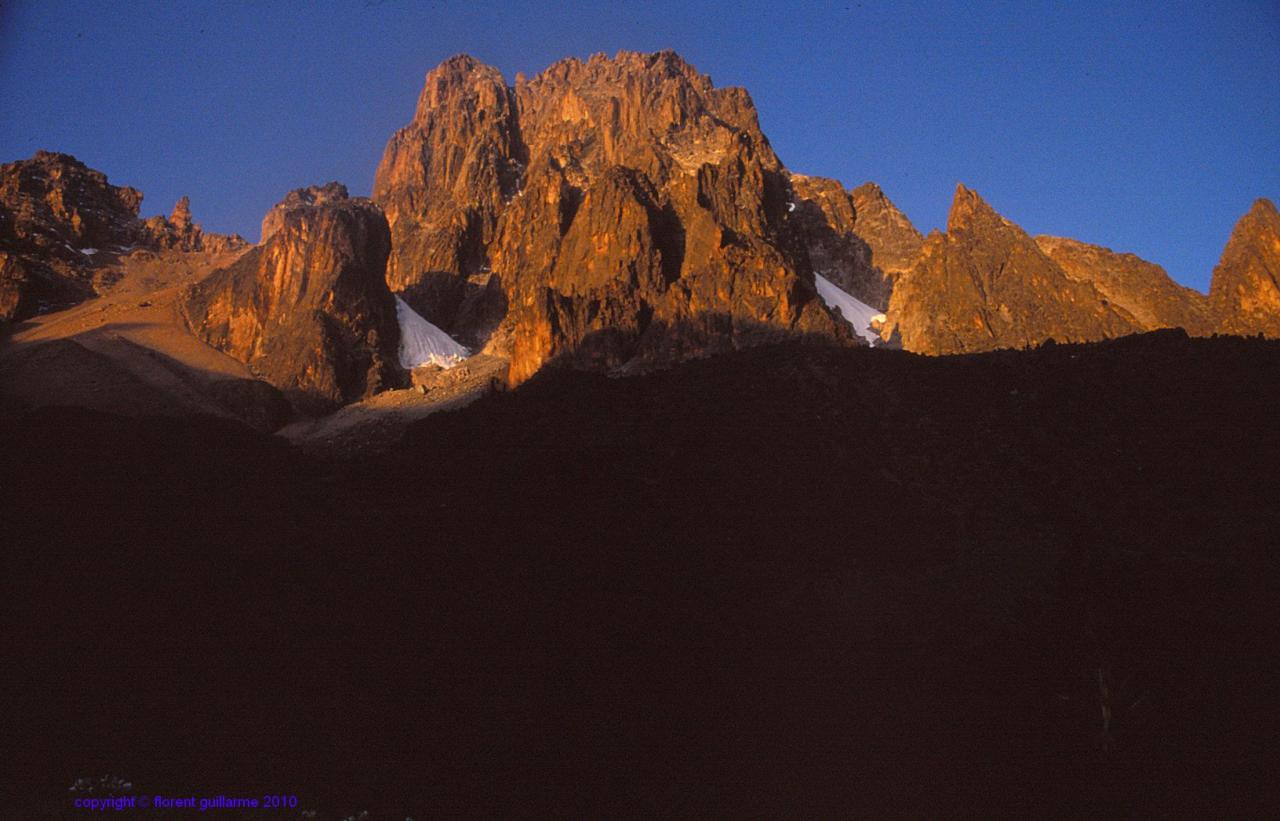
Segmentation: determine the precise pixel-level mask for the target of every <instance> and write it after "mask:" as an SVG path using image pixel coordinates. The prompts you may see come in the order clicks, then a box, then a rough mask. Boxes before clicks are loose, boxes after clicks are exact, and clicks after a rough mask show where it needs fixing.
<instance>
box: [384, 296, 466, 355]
mask: <svg viewBox="0 0 1280 821" xmlns="http://www.w3.org/2000/svg"><path fill="white" fill-rule="evenodd" d="M396 321H397V322H399V323H400V365H401V367H404V368H416V367H418V366H419V365H438V366H440V367H441V368H452V367H453V366H454V365H457V364H458V363H459V362H461V361H462V360H464V359H466V358H467V356H469V355H470V351H468V350H467V349H466V348H464V347H462V346H461V345H459V344H458V343H457V342H454V341H453V337H451V336H449V335H448V334H447V333H445V332H444V331H442V330H440V329H439V328H437V327H436V326H435V325H432V324H431V323H430V322H428V321H427V320H425V319H423V318H422V317H421V316H420V315H419V314H418V313H417V312H416V311H414V310H413V309H412V308H410V307H409V305H408V304H407V303H406V302H405V301H404V300H403V299H401V298H400V297H396Z"/></svg>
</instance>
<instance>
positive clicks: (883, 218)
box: [850, 182, 924, 279]
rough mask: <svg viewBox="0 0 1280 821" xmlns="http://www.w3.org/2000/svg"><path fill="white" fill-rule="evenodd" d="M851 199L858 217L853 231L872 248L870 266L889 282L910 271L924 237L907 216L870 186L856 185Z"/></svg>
mask: <svg viewBox="0 0 1280 821" xmlns="http://www.w3.org/2000/svg"><path fill="white" fill-rule="evenodd" d="M850 196H851V197H852V198H853V207H854V210H855V212H856V213H857V215H858V218H857V222H855V223H854V231H855V232H857V234H858V236H859V237H860V238H861V239H862V240H863V241H864V242H866V243H867V245H868V246H869V247H870V248H871V263H872V264H873V265H875V267H876V268H879V269H880V270H881V271H883V272H884V275H885V276H886V277H888V278H890V279H892V278H894V277H897V276H898V275H899V274H901V273H902V272H904V271H906V270H907V269H908V268H910V267H911V266H912V265H913V264H914V263H915V261H916V257H918V256H920V248H921V246H923V245H924V237H922V236H921V235H920V232H919V231H917V230H916V227H915V226H914V225H912V224H911V220H909V219H907V215H906V214H904V213H902V212H901V211H899V210H898V207H897V206H896V205H894V204H893V202H892V201H890V199H889V198H888V197H887V196H885V193H884V191H882V190H880V186H878V185H876V184H875V183H873V182H868V183H863V184H862V185H859V186H858V187H857V188H855V189H853V191H851V192H850Z"/></svg>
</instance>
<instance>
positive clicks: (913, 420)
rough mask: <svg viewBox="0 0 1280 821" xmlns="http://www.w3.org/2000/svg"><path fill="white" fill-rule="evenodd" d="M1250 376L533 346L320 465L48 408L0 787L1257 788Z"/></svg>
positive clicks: (24, 477)
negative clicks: (503, 375)
mask: <svg viewBox="0 0 1280 821" xmlns="http://www.w3.org/2000/svg"><path fill="white" fill-rule="evenodd" d="M1277 398H1280V343H1277V342H1273V341H1264V340H1262V339H1253V338H1224V337H1220V338H1208V339H1191V338H1188V337H1187V336H1186V335H1185V334H1183V333H1182V332H1180V331H1163V332H1156V333H1151V334H1146V335H1141V336H1133V337H1126V338H1123V339H1119V340H1112V341H1107V342H1100V343H1095V344H1088V345H1049V346H1046V347H1043V348H1040V349H1037V350H1034V351H1027V352H1014V351H1005V352H995V353H988V354H979V355H972V356H965V357H941V358H930V357H921V356H915V355H912V354H907V353H902V352H893V351H884V350H870V349H862V348H855V349H848V348H846V349H840V348H825V347H817V346H800V345H779V346H772V347H764V348H757V349H752V350H748V351H742V352H737V353H729V354H725V355H722V356H718V357H716V358H714V359H708V360H702V361H696V362H690V363H686V364H684V365H681V366H679V367H676V368H673V369H670V370H665V371H661V372H656V373H651V374H648V375H644V376H635V377H629V378H608V377H604V376H600V375H593V374H587V373H581V372H574V371H572V370H568V369H560V368H554V367H552V368H547V369H544V370H543V371H542V372H540V373H538V374H537V375H536V376H535V377H534V378H533V379H531V380H530V381H529V382H527V383H526V384H524V385H523V386H521V387H520V388H519V389H517V390H515V391H512V392H510V393H499V394H495V395H492V396H489V397H486V398H484V399H481V400H479V401H477V402H476V403H475V404H473V405H471V406H470V407H468V408H467V409H465V410H462V411H459V412H455V413H441V414H437V415H434V416H432V417H429V418H428V419H426V420H424V421H422V422H420V423H417V424H416V425H415V426H414V427H412V428H411V429H410V432H409V434H408V435H407V436H406V439H405V442H404V445H403V447H402V448H400V449H399V450H398V451H397V452H395V453H393V454H388V455H384V456H380V457H374V458H366V459H363V460H352V461H347V462H321V461H316V460H313V459H309V458H306V457H303V456H302V455H300V454H299V453H297V452H296V451H293V450H291V449H289V448H288V447H287V446H285V445H284V444H282V443H281V441H280V440H277V439H272V438H270V437H265V436H262V435H259V434H256V433H252V432H249V431H247V430H244V429H241V428H237V427H235V426H233V425H232V424H230V423H225V422H215V421H207V422H206V421H200V420H172V419H152V420H146V421H142V420H136V419H125V418H119V417H112V416H107V415H100V414H93V413H90V412H86V411H71V410H46V411H43V412H40V413H38V414H34V415H32V416H29V417H27V418H25V419H23V420H21V421H19V422H17V423H13V426H12V427H11V429H10V430H8V431H6V432H5V441H6V442H9V443H12V446H7V447H6V448H4V450H3V454H2V455H0V476H4V477H5V480H6V481H5V490H4V493H3V499H4V503H3V504H4V508H3V511H0V512H2V513H3V519H4V521H5V522H6V528H5V529H6V541H7V542H8V545H7V547H6V549H5V561H6V573H5V575H4V577H5V589H4V600H5V602H6V610H5V623H4V625H3V631H4V634H5V635H6V636H7V637H9V639H8V642H9V646H10V652H11V653H12V654H13V655H14V657H15V658H17V659H20V663H19V664H15V665H11V666H10V667H9V669H8V670H6V674H5V678H6V687H5V696H6V700H7V703H8V705H9V708H10V710H11V713H12V715H13V717H14V718H15V719H16V721H15V726H14V729H13V731H12V733H11V738H12V739H13V740H14V742H15V743H16V746H18V747H19V749H20V750H21V753H22V754H21V755H20V756H18V757H16V758H15V759H13V762H14V763H12V764H11V765H10V766H12V767H14V768H15V769H16V770H17V772H16V773H15V777H14V778H13V779H12V780H11V783H14V784H17V785H18V793H19V794H20V796H21V797H23V798H24V799H25V800H28V801H39V800H43V799H45V798H46V797H51V798H50V801H62V800H63V798H64V797H65V795H66V789H67V785H68V784H69V783H70V782H71V781H72V780H73V779H74V778H75V777H77V776H82V775H92V774H101V773H111V774H117V775H121V776H124V777H127V778H129V779H131V780H132V781H133V783H134V784H135V785H137V786H138V788H139V789H140V790H141V789H145V790H150V791H152V792H156V791H160V790H161V789H166V788H167V789H174V790H178V791H181V792H183V793H190V792H192V791H193V790H194V791H197V792H198V791H199V790H200V789H202V788H205V787H208V788H210V789H213V790H216V791H221V792H224V793H226V794H230V793H231V788H232V787H234V786H238V785H244V786H246V788H248V787H249V786H255V787H260V788H262V789H264V790H265V789H271V790H277V791H283V792H296V793H299V794H303V795H304V796H306V797H307V800H308V801H311V802H313V805H315V806H320V807H321V808H322V813H323V814H322V817H333V818H341V817H343V814H344V813H349V812H353V811H355V810H357V809H360V808H361V807H367V808H370V809H371V810H373V811H374V812H375V813H376V812H382V813H385V814H386V817H393V816H392V814H393V813H399V815H398V816H394V817H399V818H403V817H404V816H405V815H411V816H413V817H415V818H420V817H435V816H438V815H469V816H492V815H494V814H521V815H550V814H555V815H573V816H580V815H588V814H591V815H598V814H604V813H609V814H627V815H649V816H652V815H667V816H670V815H682V816H687V815H695V814H696V815H708V814H714V815H734V816H741V815H743V814H751V815H761V816H777V815H782V814H789V815H795V814H799V815H807V816H818V815H837V814H838V815H847V814H850V813H851V812H853V811H857V810H862V811H866V812H870V813H874V814H875V815H876V816H883V815H909V816H916V817H919V816H921V815H928V816H937V815H954V814H956V813H962V812H966V811H970V810H973V811H979V810H980V809H981V808H985V809H987V810H990V811H1000V812H1002V813H1003V814H1012V813H1017V814H1019V815H1023V816H1038V815H1045V814H1065V815H1077V814H1083V813H1086V812H1087V813H1089V814H1090V815H1094V816H1106V815H1117V814H1126V815H1132V814H1141V815H1158V814H1163V815H1183V814H1187V813H1192V812H1195V811H1197V810H1205V809H1209V808H1213V809H1215V810H1217V811H1219V812H1222V811H1223V810H1225V811H1226V813H1229V814H1237V815H1238V814H1249V813H1250V812H1258V811H1260V810H1262V809H1265V808H1266V807H1267V806H1268V800H1269V796H1268V794H1267V792H1266V790H1267V789H1268V788H1269V786H1270V782H1269V780H1268V775H1267V770H1266V766H1267V762H1268V761H1269V759H1270V756H1269V755H1268V747H1269V745H1270V743H1271V739H1272V738H1274V733H1273V732H1272V731H1273V729H1274V728H1275V727H1276V717H1277V702H1276V701H1275V699H1274V676H1273V675H1272V668H1273V666H1274V663H1273V661H1272V659H1273V655H1274V648H1275V646H1276V645H1275V638H1276V621H1275V619H1274V613H1275V612H1276V601H1275V599H1276V592H1275V591H1276V589H1277V585H1276V582H1277V573H1276V563H1275V562H1276V559H1275V545H1276V544H1277V543H1278V541H1280V508H1277V506H1276V504H1275V493H1274V488H1275V483H1274V477H1275V472H1276V469H1277V467H1278V466H1280V428H1278V427H1277V426H1276V425H1275V424H1274V423H1273V418H1274V409H1275V407H1276V400H1277ZM64 803H65V802H64ZM53 806H55V807H61V806H62V804H56V803H55V804H53Z"/></svg>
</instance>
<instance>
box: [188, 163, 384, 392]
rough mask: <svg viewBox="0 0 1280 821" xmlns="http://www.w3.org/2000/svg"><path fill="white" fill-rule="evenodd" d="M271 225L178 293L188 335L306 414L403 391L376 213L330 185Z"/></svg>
mask: <svg viewBox="0 0 1280 821" xmlns="http://www.w3.org/2000/svg"><path fill="white" fill-rule="evenodd" d="M270 219H272V220H273V223H272V224H273V226H274V228H273V230H272V231H271V232H269V233H267V237H266V241H265V242H263V243H262V244H261V245H258V246H256V247H255V248H253V249H252V250H250V251H249V252H248V253H247V254H245V255H244V256H242V257H241V258H240V259H238V260H237V261H236V262H234V263H233V264H232V265H230V266H229V267H227V268H224V269H221V270H219V271H216V272H214V273H213V274H211V275H210V276H209V277H208V278H206V279H204V280H202V281H201V282H199V283H197V284H195V285H193V286H191V287H190V288H189V289H188V290H187V292H186V293H185V294H184V296H183V309H184V314H185V316H186V317H187V321H188V322H189V324H190V326H191V328H192V330H193V331H194V332H195V333H196V335H197V336H199V337H200V338H201V339H203V340H204V341H205V342H207V343H208V344H210V345H212V346H213V347H215V348H217V349H219V350H221V351H225V352H226V353H228V354H230V355H231V356H232V357H234V358H235V359H237V360H239V361H241V362H245V363H247V364H249V365H250V366H251V367H252V368H253V369H254V371H255V372H256V373H258V374H260V375H261V377H262V378H264V379H265V380H266V381H268V382H270V383H271V384H273V385H275V386H276V387H278V388H280V389H281V390H282V391H284V393H285V395H286V397H288V398H289V399H290V400H291V401H292V402H293V403H294V405H295V406H297V407H300V408H302V409H304V410H312V411H315V410H323V409H326V408H329V409H331V408H333V407H335V406H337V405H340V404H344V403H347V402H352V401H355V400H358V399H360V398H362V397H365V396H369V395H371V394H373V393H376V392H377V391H379V390H382V389H385V388H388V387H399V386H400V385H402V384H403V383H404V382H405V376H404V373H403V371H402V370H401V368H400V367H399V365H398V346H399V344H400V328H399V325H398V324H397V322H396V304H395V298H394V297H392V295H391V292H390V290H388V288H387V283H386V264H387V256H388V254H389V253H390V250H391V236H390V232H389V230H388V227H387V221H386V218H385V217H383V215H382V212H381V211H380V210H379V209H378V208H377V206H375V205H374V204H373V203H371V202H370V201H369V200H365V199H358V198H357V199H351V198H348V197H347V196H346V190H345V189H344V188H342V187H341V186H335V185H334V184H330V185H329V186H325V187H323V188H313V189H303V190H299V191H294V192H292V193H290V194H289V196H288V197H286V198H285V200H284V201H282V202H281V203H280V204H279V205H277V206H276V207H275V208H274V209H273V210H272V216H271V218H270ZM264 233H266V232H264Z"/></svg>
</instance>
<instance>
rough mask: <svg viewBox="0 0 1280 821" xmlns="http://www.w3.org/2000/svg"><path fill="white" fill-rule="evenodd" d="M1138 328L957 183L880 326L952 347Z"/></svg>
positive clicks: (907, 341) (930, 347)
mask: <svg viewBox="0 0 1280 821" xmlns="http://www.w3.org/2000/svg"><path fill="white" fill-rule="evenodd" d="M1140 330H1142V328H1141V327H1140V326H1139V325H1138V324H1137V323H1136V322H1134V321H1133V320H1132V319H1131V318H1129V317H1128V316H1127V315H1126V314H1125V313H1122V312H1121V311H1120V310H1119V309H1117V308H1116V307H1114V306H1112V305H1110V304H1109V303H1108V301H1107V299H1106V298H1105V297H1104V296H1103V295H1102V294H1101V293H1099V292H1098V290H1097V289H1096V288H1094V286H1093V285H1091V284H1090V283H1088V282H1082V281H1078V280H1075V279H1072V278H1071V277H1070V276H1068V275H1067V273H1066V271H1064V270H1063V268H1062V267H1061V266H1060V265H1058V264H1057V263H1056V262H1054V261H1053V260H1052V259H1050V258H1049V257H1048V256H1047V255H1046V254H1045V253H1044V252H1043V251H1042V250H1041V249H1040V247H1039V246H1038V245H1037V244H1036V242H1035V240H1033V239H1032V238H1031V237H1030V236H1028V235H1027V233H1026V232H1025V231H1023V230H1022V229H1021V228H1019V227H1018V226H1017V225H1014V224H1013V223H1012V222H1009V221H1008V220H1006V219H1005V218H1004V217H1002V216H1000V214H998V213H996V211H995V210H994V209H993V208H992V207H991V206H990V205H988V204H987V203H986V202H985V201H984V200H983V199H982V198H981V197H980V196H978V194H977V193H976V192H973V191H970V190H969V189H967V188H965V187H964V186H963V185H960V186H957V187H956V193H955V199H954V200H953V202H952V205H951V212H950V214H949V215H948V217H947V231H946V233H940V232H934V233H932V234H930V235H929V237H928V238H927V239H926V240H925V242H924V246H923V248H922V249H921V253H920V257H919V258H918V259H917V260H916V261H915V263H913V264H912V266H911V267H910V268H909V269H908V270H906V271H905V272H903V273H902V274H901V275H900V276H899V277H898V279H897V282H896V285H895V287H894V290H893V296H892V298H891V300H890V303H889V311H888V324H887V326H886V329H885V335H886V337H888V336H889V335H891V334H894V333H896V334H900V335H901V340H902V345H903V347H904V348H906V349H907V350H909V351H915V352H918V353H926V354H954V353H967V352H972V351H983V350H991V349H994V348H1024V347H1028V346H1033V345H1037V344H1040V343H1042V342H1045V341H1046V340H1049V339H1054V340H1057V341H1059V342H1083V341H1089V340H1096V339H1102V338H1105V337H1112V336H1121V335H1124V334H1128V333H1135V332H1137V331H1140Z"/></svg>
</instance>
